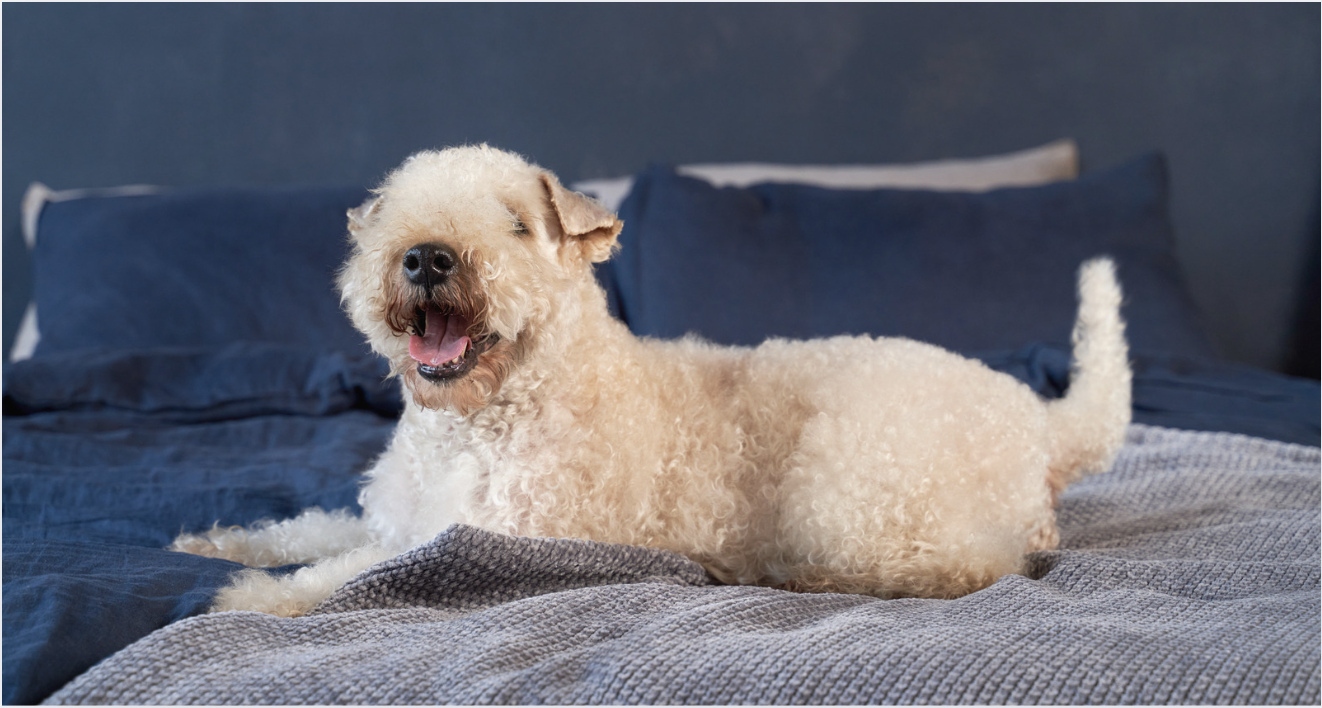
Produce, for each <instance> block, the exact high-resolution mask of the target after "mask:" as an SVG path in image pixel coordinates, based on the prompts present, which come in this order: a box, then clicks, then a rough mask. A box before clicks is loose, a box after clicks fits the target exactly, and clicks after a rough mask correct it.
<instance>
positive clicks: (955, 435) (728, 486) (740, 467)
mask: <svg viewBox="0 0 1322 708" xmlns="http://www.w3.org/2000/svg"><path fill="white" fill-rule="evenodd" d="M378 194H379V196H378V197H377V198H375V199H373V200H371V201H369V202H368V203H367V204H365V205H363V207H361V208H360V209H357V210H355V211H354V212H352V213H351V215H350V231H351V233H352V234H353V238H354V246H355V248H354V254H353V256H352V257H351V258H350V260H349V262H348V263H347V264H346V266H345V268H344V271H343V273H342V274H341V279H340V284H341V289H342V292H343V296H344V302H345V305H346V308H347V309H348V311H349V314H350V316H351V317H352V319H353V321H354V323H355V325H356V326H357V327H358V328H359V329H360V330H362V331H363V332H364V333H365V334H366V335H367V338H368V340H369V341H370V342H371V344H372V346H373V348H374V349H375V350H376V351H377V352H378V353H380V354H381V355H383V356H385V357H386V358H388V359H389V360H390V362H391V364H392V367H393V370H394V371H395V373H397V374H399V375H401V376H402V377H403V379H404V382H405V385H406V388H407V389H408V390H407V391H406V394H405V397H406V399H407V400H406V407H405V411H404V414H403V417H402V418H401V420H400V423H399V425H398V427H397V429H396V431H395V435H394V438H393V440H392V441H391V443H390V446H389V448H388V449H387V450H386V451H385V453H384V454H383V455H382V456H381V458H380V459H379V460H378V461H377V462H376V464H375V465H374V466H373V467H372V469H371V470H369V471H368V472H367V479H368V484H367V485H366V486H365V487H364V489H363V490H362V493H361V496H360V501H361V503H362V507H363V518H362V519H361V520H359V519H354V518H350V517H347V516H331V515H327V514H324V513H321V512H319V511H314V512H309V513H305V514H304V515H303V516H300V517H298V518H297V519H294V520H292V521H287V522H282V523H280V524H270V525H265V526H261V527H257V528H254V529H251V530H243V529H235V530H224V529H214V530H213V531H212V532H210V533H208V534H205V535H204V536H183V537H181V538H180V539H179V541H177V542H176V545H175V546H174V547H175V548H177V549H179V550H187V551H190V552H200V553H204V554H207V555H220V556H224V557H230V558H235V559H237V560H242V561H244V562H246V563H248V564H250V565H273V564H276V563H287V562H293V561H295V560H298V561H307V560H317V559H321V560H318V562H317V563H315V564H314V565H312V566H309V567H308V568H305V569H303V570H300V571H299V572H298V573H296V574H294V575H291V576H288V577H286V578H281V579H275V578H270V577H268V576H263V575H259V574H254V572H249V573H247V574H245V575H243V576H242V577H241V578H240V579H239V580H238V581H237V582H236V583H235V585H234V586H232V587H230V588H228V589H226V590H225V591H224V592H223V593H222V595H221V597H220V598H219V601H218V603H217V606H216V609H257V610H262V611H268V612H276V613H279V614H300V613H302V612H305V611H307V610H308V609H310V608H311V607H313V606H314V605H315V604H316V602H318V601H320V600H321V599H323V598H324V597H325V596H326V595H328V594H329V593H330V592H331V591H333V589H334V588H335V587H337V586H338V585H339V584H341V583H343V582H345V581H347V580H349V579H350V578H351V577H352V576H353V575H354V574H356V573H357V572H359V571H361V570H362V569H364V568H366V567H367V566H368V565H370V564H371V563H374V562H377V561H379V560H381V559H383V558H384V557H386V556H388V555H389V554H391V553H396V552H402V551H404V550H406V549H408V548H410V547H412V546H415V545H417V544H420V543H423V542H426V541H428V540H430V539H431V538H432V537H434V536H435V535H436V534H437V533H439V532H440V531H443V530H444V529H445V528H446V527H448V526H449V525H450V524H452V523H455V522H463V523H468V524H473V525H477V526H481V527H484V528H487V529H491V530H494V531H500V532H505V533H511V534H522V535H537V536H562V537H577V538H588V539H596V540H601V541H611V542H617V543H629V544H640V545H647V546H653V547H658V548H666V549H671V550H674V551H677V552H680V553H683V554H685V555H687V556H689V557H691V558H693V559H694V560H696V561H698V562H700V563H702V564H703V565H704V566H705V567H707V568H708V569H709V570H710V571H711V572H712V574H713V575H715V576H716V577H717V578H719V579H721V580H723V581H726V582H731V583H749V584H762V585H773V586H781V587H786V588H790V589H796V590H825V591H842V592H857V593H868V594H873V595H877V596H880V597H896V596H921V597H956V596H959V595H963V594H966V593H968V592H972V591H975V590H978V589H980V588H982V587H985V586H987V585H989V584H990V583H992V582H994V581H995V580H996V579H997V578H999V577H1001V576H1002V575H1005V574H1007V573H1014V572H1017V571H1018V570H1020V568H1021V566H1022V558H1023V555H1024V553H1025V552H1027V551H1032V550H1036V549H1042V548H1051V547H1054V546H1055V544H1056V538H1057V537H1056V528H1055V518H1054V512H1053V506H1054V503H1055V499H1056V497H1057V495H1058V494H1059V493H1060V492H1061V491H1062V490H1063V489H1064V487H1065V486H1066V485H1067V484H1068V483H1069V482H1070V481H1072V480H1074V479H1076V478H1078V477H1079V476H1080V475H1082V474H1084V473H1087V472H1094V471H1099V470H1102V469H1105V468H1106V467H1107V466H1108V465H1109V464H1110V461H1111V459H1112V458H1113V456H1114V455H1115V453H1116V451H1117V449H1118V448H1119V446H1120V443H1121V441H1122V439H1123V435H1124V429H1125V427H1126V425H1127V424H1128V422H1129V415H1130V409H1129V407H1130V372H1129V366H1128V362H1127V349H1126V344H1125V338H1124V324H1123V322H1122V321H1121V319H1120V315H1119V305H1120V289H1119V286H1118V285H1117V283H1116V279H1115V273H1114V266H1113V265H1112V264H1111V263H1110V261H1108V260H1105V259H1102V260H1097V261H1092V262H1089V263H1087V264H1085V265H1084V266H1083V268H1082V269H1081V271H1080V300H1081V304H1080V310H1079V320H1078V325H1077V327H1076V329H1075V358H1076V362H1075V370H1074V377H1073V383H1072V385H1071V388H1070V391H1069V393H1068V395H1067V396H1066V397H1065V398H1063V399H1061V400H1059V401H1054V402H1044V401H1042V400H1041V399H1039V398H1038V396H1037V395H1035V394H1034V393H1033V391H1032V390H1031V389H1029V388H1028V387H1027V386H1025V385H1023V384H1022V383H1020V382H1018V381H1016V380H1015V379H1013V378H1011V377H1009V376H1006V375H1004V374H1000V373H997V372H994V371H992V370H990V369H988V368H987V367H986V366H984V365H983V364H981V363H980V362H977V361H973V360H969V359H965V358H963V357H960V356H958V355H955V354H952V353H950V352H947V351H944V350H942V349H939V348H937V347H933V346H930V345H926V344H921V343H918V342H914V341H910V340H906V339H898V338H881V339H872V338H869V337H836V338H832V339H826V340H819V341H808V342H801V341H786V340H780V339H773V340H769V341H768V342H766V343H765V344H763V345H761V346H759V347H755V348H740V347H720V346H714V345H712V344H709V343H706V342H703V341H701V340H698V339H695V338H685V339H681V340H678V341H657V340H651V339H639V338H636V337H634V336H632V335H631V334H630V333H629V332H628V330H627V329H626V328H625V327H624V325H623V324H621V323H620V322H618V321H616V320H614V319H612V318H611V317H610V316H609V314H608V313H607V310H606V305H605V297H604V294H603V292H602V291H601V289H600V288H599V287H598V286H597V284H596V282H595V280H594V279H593V277H592V272H591V264H592V263H593V262H595V261H600V260H604V259H605V258H607V257H609V254H610V252H611V251H612V249H613V248H614V247H615V237H616V235H617V234H618V232H619V228H620V223H619V222H618V221H617V220H616V219H615V217H614V215H611V214H608V213H606V212H605V211H604V209H602V208H601V207H600V206H599V205H596V204H595V203H593V202H591V201H590V200H588V199H587V198H586V197H583V196H581V195H576V194H573V193H570V192H568V191H567V190H565V189H564V188H563V187H561V186H560V184H559V182H558V181H556V180H555V178H554V176H552V175H550V173H548V172H546V171H545V170H542V169H541V168H539V167H537V166H535V165H531V164H528V163H526V162H524V161H523V160H522V159H520V158H519V157H517V156H515V155H511V154H509V153H505V152H502V151H499V150H495V149H493V148H490V147H487V146H485V145H483V146H477V147H463V148H453V149H449V150H445V151H441V152H424V153H420V154H418V155H416V156H414V157H413V158H410V159H409V160H408V161H406V162H405V163H404V164H403V165H402V166H401V167H400V168H399V169H398V170H396V171H395V172H394V173H392V174H391V175H390V176H389V177H388V178H387V179H386V181H385V183H384V184H383V185H382V187H381V188H380V189H379V190H378ZM419 243H442V244H445V245H446V246H447V247H449V248H452V249H453V250H454V252H456V253H458V254H461V257H460V266H459V272H458V273H457V274H456V275H455V276H454V278H453V279H452V280H453V282H449V283H448V284H447V287H449V288H450V289H449V290H446V291H445V292H444V293H433V292H431V291H430V290H428V291H427V292H425V293H423V292H421V291H420V290H419V289H418V288H417V287H413V286H410V285H409V284H408V282H406V281H405V280H404V278H403V276H402V275H401V265H400V263H401V258H402V256H403V254H404V253H405V251H407V250H408V249H410V248H412V247H413V246H415V245H417V244H419ZM420 303H421V304H420ZM429 303H430V304H429ZM435 303H441V305H437V304H435ZM438 306H444V307H446V308H452V309H455V310H456V311H462V312H464V313H465V314H466V315H468V316H469V317H470V319H471V321H472V324H471V325H470V329H469V335H470V336H471V337H472V339H473V341H474V342H477V341H483V342H496V344H495V345H494V346H490V349H489V350H483V351H482V352H481V353H477V354H475V355H474V356H476V357H477V358H476V361H477V364H476V366H475V367H474V368H473V370H472V372H471V373H469V374H468V375H466V376H462V377H459V378H456V379H451V380H447V381H440V382H435V381H433V380H429V379H428V378H427V377H425V376H423V375H421V374H419V373H418V362H416V361H415V360H414V359H413V358H411V357H410V353H409V346H410V344H409V343H410V333H409V331H407V330H405V329H403V328H404V327H405V326H406V325H405V324H402V323H404V322H406V321H407V320H408V317H409V316H410V313H414V312H415V310H416V308H418V307H438ZM713 306H719V305H717V304H713ZM484 338H485V339H484ZM484 346H489V345H485V344H484ZM475 351H477V350H475ZM328 525H329V526H330V527H336V528H338V529H339V531H329V530H328ZM227 549H230V550H227ZM255 573H260V571H257V572H255Z"/></svg>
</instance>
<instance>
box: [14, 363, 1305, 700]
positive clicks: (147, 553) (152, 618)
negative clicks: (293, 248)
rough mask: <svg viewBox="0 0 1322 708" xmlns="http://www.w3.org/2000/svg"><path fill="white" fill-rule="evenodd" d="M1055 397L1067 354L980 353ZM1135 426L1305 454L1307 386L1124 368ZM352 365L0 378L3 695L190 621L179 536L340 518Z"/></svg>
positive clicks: (358, 393) (362, 435)
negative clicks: (0, 381)
mask: <svg viewBox="0 0 1322 708" xmlns="http://www.w3.org/2000/svg"><path fill="white" fill-rule="evenodd" d="M984 360H985V361H987V362H988V363H989V364H990V365H991V366H993V368H996V369H999V370H1002V371H1006V372H1008V373H1011V374H1013V375H1015V376H1017V377H1019V378H1020V379H1022V380H1024V381H1026V382H1028V383H1029V385H1031V386H1032V387H1033V388H1034V389H1035V390H1037V391H1038V392H1039V393H1042V394H1043V395H1046V396H1048V397H1054V396H1057V395H1059V394H1060V392H1061V391H1063V390H1064V389H1065V386H1066V383H1067V381H1068V355H1067V353H1066V351H1065V350H1063V349H1060V348H1058V347H1051V346H1044V345H1034V346H1030V347H1026V348H1023V349H1020V350H1018V351H1013V352H1002V353H997V354H994V355H987V356H985V357H984ZM1135 368H1136V377H1135V419H1136V421H1138V422H1149V423H1153V424H1157V425H1163V426H1169V427H1189V428H1192V429H1199V430H1227V431H1231V432H1243V433H1248V434H1252V435H1259V436H1262V437H1267V438H1274V439H1278V440H1284V441H1290V442H1301V443H1305V444H1309V445H1317V444H1318V437H1319V432H1318V431H1319V423H1318V408H1319V389H1318V385H1317V383H1316V382H1311V381H1302V380H1298V379H1291V378H1287V377H1283V376H1279V375H1275V374H1270V373H1267V372H1260V371H1256V370H1252V369H1246V368H1243V367H1233V366H1230V365H1225V364H1217V363H1209V362H1206V361H1203V360H1198V359H1194V358H1182V357H1163V358H1152V357H1137V359H1136V366H1135ZM384 375H385V366H384V364H383V363H382V362H381V361H380V360H378V359H376V358H373V357H370V356H357V355H354V354H350V353H345V352H336V351H329V352H327V351H318V350H311V349H307V348H300V347H292V346H279V345H251V344H249V345H233V346H230V347H227V348H224V349H219V350H209V349H186V348H179V349H142V350H123V351H117V352H110V353H95V352H68V353H62V354H60V353H51V354H47V355H43V356H40V357H38V358H36V359H33V360H29V361H26V362H19V363H17V364H10V365H7V366H6V367H5V377H4V412H5V416H4V425H3V432H4V493H3V504H4V508H3V511H4V583H5V584H4V596H3V598H4V599H3V611H4V623H3V633H4V649H5V651H4V666H3V678H4V701H5V702H6V703H32V702H38V701H41V700H42V699H44V698H45V697H47V696H48V695H50V694H51V693H52V692H53V691H55V690H57V689H59V688H60V687H61V686H62V685H64V684H65V683H66V682H68V681H70V680H72V679H73V678H74V677H76V676H78V675H79V674H81V673H82V672H84V671H86V670H87V669H89V668H90V667H91V666H92V665H93V664H95V663H97V662H98V661H100V660H101V659H104V658H105V657H107V656H109V655H110V654H112V653H113V652H115V651H117V650H119V649H121V648H123V647H125V646H127V645H128V644H130V643H131V642H133V641H135V640H137V639H139V638H141V637H143V636H145V635H146V634H148V633H149V632H150V631H152V630H154V629H157V628H160V627H164V626H166V625H168V624H170V623H172V622H175V621H177V620H179V619H181V618H184V617H188V616H191V615H195V614H197V613H199V612H202V611H203V610H204V609H205V607H206V605H207V603H208V602H209V599H210V597H211V596H212V595H213V594H214V592H215V590H216V589H217V588H218V587H220V586H221V585H223V583H224V582H225V579H226V577H228V575H229V573H231V572H232V571H233V570H235V569H236V568H237V566H236V565H234V564H232V563H229V562H227V561H221V560H215V559H206V558H197V557H193V556H188V555H185V554H179V553H170V552H167V551H164V550H162V549H163V548H164V547H165V546H166V545H167V544H168V543H169V542H170V541H171V539H172V538H173V537H174V536H175V535H176V534H178V533H179V532H180V531H182V530H190V531H195V530H200V529H204V528H207V527H209V526H210V525H211V524H213V523H217V522H218V523H221V524H248V523H252V522H253V521H256V520H258V519H262V518H285V517H289V516H292V515H294V514H296V513H298V512H299V511H300V510H302V509H304V508H306V507H309V506H320V507H322V508H325V509H335V508H344V507H348V508H356V504H355V496H356V493H357V489H358V475H359V474H360V473H361V472H362V471H363V470H364V469H365V468H367V466H368V465H369V464H370V463H371V461H372V459H373V458H374V457H375V456H376V455H377V454H379V453H380V452H381V451H382V450H383V449H384V447H385V444H386V442H387V440H388V438H389V435H390V432H391V430H392V428H393V426H394V424H395V416H396V415H397V414H398V411H399V407H400V406H399V392H398V388H397V384H396V383H395V382H394V381H386V380H385V379H384Z"/></svg>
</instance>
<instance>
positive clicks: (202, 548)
mask: <svg viewBox="0 0 1322 708" xmlns="http://www.w3.org/2000/svg"><path fill="white" fill-rule="evenodd" d="M371 541H372V539H371V536H370V534H369V533H368V530H367V525H366V524H364V523H363V520H362V519H360V518H359V517H357V516H355V515H354V514H352V513H350V512H349V510H347V509H339V510H337V511H332V512H325V511H322V510H321V509H318V508H315V507H313V508H311V509H308V510H307V511H304V512H303V513H302V514H299V515H298V516H296V517H294V518H292V519H286V520H284V521H280V522H274V521H259V522H257V523H255V524H253V525H252V526H249V527H246V528H245V527H242V526H230V527H221V526H218V525H217V526H213V527H212V528H211V530H209V531H206V532H205V533H200V534H181V535H180V536H179V537H178V538H176V539H175V540H174V543H171V544H170V546H169V548H168V550H171V551H181V552H183V553H192V554H193V555H198V556H207V557H209V558H224V559H225V560H231V561H234V562H236V563H242V564H244V565H247V566H253V567H257V568H272V567H275V566H280V565H289V564H292V563H312V562H315V561H318V560H321V559H323V558H331V557H334V556H338V555H340V554H341V553H344V552H345V551H347V550H350V549H353V548H359V547H362V546H366V545H368V544H369V543H370V542H371Z"/></svg>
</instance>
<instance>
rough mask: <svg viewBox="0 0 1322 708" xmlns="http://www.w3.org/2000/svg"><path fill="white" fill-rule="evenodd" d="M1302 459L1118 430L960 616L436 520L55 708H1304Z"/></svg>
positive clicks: (147, 653) (1310, 664)
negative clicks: (1097, 465)
mask: <svg viewBox="0 0 1322 708" xmlns="http://www.w3.org/2000/svg"><path fill="white" fill-rule="evenodd" d="M1320 471H1322V467H1320V463H1319V451H1318V449H1317V448H1313V447H1304V446H1299V445H1288V444H1284V443H1276V442H1271V441H1266V440H1261V439H1257V438H1249V437H1244V436H1238V435H1230V434H1223V433H1191V432H1183V431H1174V430H1168V429H1163V428H1153V427H1146V426H1140V425H1135V426H1133V427H1132V428H1131V430H1130V432H1129V439H1128V443H1127V445H1126V446H1125V448H1124V450H1123V452H1122V453H1121V455H1120V457H1119V459H1118V461H1117V462H1116V464H1115V466H1114V468H1113V469H1112V470H1111V471H1109V472H1107V473H1105V474H1100V475H1097V476H1094V477H1091V478H1089V479H1086V480H1084V481H1082V482H1080V483H1078V484H1077V485H1075V486H1074V487H1071V488H1070V490H1069V491H1068V493H1067V494H1066V495H1065V497H1064V499H1063V500H1062V506H1061V510H1060V525H1061V532H1062V543H1061V548H1060V550H1058V551H1052V552H1046V553H1038V554H1034V555H1033V556H1032V557H1031V558H1030V563H1029V570H1028V572H1027V573H1026V575H1011V576H1007V577H1005V578H1003V579H1001V580H1000V581H999V582H997V583H995V584H994V585H992V586H991V587H989V588H987V589H985V590H982V591H980V592H976V593H974V594H972V595H969V596H967V597H963V598H960V599H958V600H877V599H874V598H868V597H860V596H856V595H832V594H816V595H811V594H795V593H790V592H784V591H780V590H773V589H769V588H757V587H729V586H722V585H717V584H714V583H713V582H712V581H711V580H710V579H709V578H708V576H707V575H706V573H705V572H704V571H703V570H702V569H701V568H700V567H699V566H697V565H695V564H694V563H692V562H690V561H688V560H686V559H684V558H682V557H680V556H677V555H674V554H670V553H666V552H662V551H655V550H650V549H644V548H634V547H626V546H616V545H610V544H602V543H593V542H586V541H574V540H563V539H535V538H513V537H509V536H502V535H498V534H492V533H488V532H485V531H481V530H479V529H476V528H472V527H465V526H455V527H453V528H451V529H449V530H448V531H446V532H445V533H443V534H441V535H440V536H438V537H437V538H436V539H435V540H434V541H432V542H431V543H429V544H427V545H424V546H421V547H419V548H416V549H414V550H412V551H410V552H409V553H406V554H404V555H402V556H399V557H397V558H395V559H392V560H390V561H388V562H386V563H383V564H381V565H378V566H376V567H374V568H372V569H369V570H368V571H366V572H365V573H364V574H363V575H361V576H359V577H358V578H357V579H355V580H354V581H353V582H351V583H350V584H348V585H346V586H345V587H344V588H342V589H341V590H339V591H338V592H337V593H336V594H335V595H334V596H333V597H331V598H329V599H328V600H327V601H326V602H325V603H323V604H322V605H321V606H319V607H318V608H317V610H316V611H315V612H314V613H313V614H311V615H309V616H307V617H302V618H298V619H281V618H275V617H270V616H266V615H261V614H257V613H249V612H227V613H218V614H210V615H204V616H199V617H192V618H189V619H186V620H183V621H180V622H177V623H175V624H172V625H170V626H168V627H165V628H164V629H161V630H159V631H157V632H155V633H154V634H151V635H149V636H147V637H145V638H143V639H142V640H140V641H138V642H137V643H135V644H133V645H131V646H129V647H127V648H125V649H124V650H122V651H120V652H119V653H117V654H115V655H113V656H111V657H109V658H108V659H106V660H105V661H103V662H102V663H100V664H98V665H97V666H95V667H93V668H92V669H91V670H89V671H88V672H87V673H86V674H84V675H82V676H81V677H79V678H78V679H76V680H74V681H73V682H71V683H70V684H68V685H67V686H65V687H64V688H63V689H62V690H60V691H59V692H58V693H56V694H55V695H53V696H52V697H51V698H50V700H49V701H48V702H50V703H140V704H141V703H149V704H164V703H170V704H175V703H209V704H224V703H313V704H333V703H357V704H380V703H391V704H401V703H498V704H499V703H521V704H532V703H559V704H570V703H831V704H842V703H1050V704H1066V703H1070V704H1073V703H1108V704H1118V703H1126V704H1129V703H1197V704H1213V703H1239V704H1244V703H1249V704H1265V703H1286V704H1292V703H1305V704H1317V703H1318V702H1319V663H1320V662H1322V656H1320V655H1319V641H1320V640H1322V629H1320V626H1319V606H1320V603H1322V595H1320V594H1319V535H1320V534H1322V530H1320V529H1319V506H1320V504H1322V501H1320V500H1319V473H1320Z"/></svg>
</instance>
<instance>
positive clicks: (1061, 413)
mask: <svg viewBox="0 0 1322 708" xmlns="http://www.w3.org/2000/svg"><path fill="white" fill-rule="evenodd" d="M1120 300H1121V294H1120V284H1119V283H1118V282H1117V281H1116V276H1115V263H1113V262H1112V261H1111V259H1109V258H1096V259H1093V260H1090V261H1088V262H1086V263H1084V264H1083V266H1081V267H1080V268H1079V314H1078V319H1077V320H1076V321H1075V323H1074V336H1073V341H1074V364H1073V366H1072V367H1071V370H1070V386H1069V390H1068V391H1067V392H1066V394H1065V397H1064V398H1061V399H1059V400H1056V401H1052V402H1051V404H1050V405H1049V406H1048V409H1047V410H1048V413H1047V415H1048V416H1049V417H1050V420H1051V428H1052V432H1053V434H1054V437H1055V441H1054V445H1053V447H1052V454H1051V463H1050V468H1051V472H1050V478H1049V480H1048V481H1049V483H1050V484H1051V488H1052V489H1053V490H1054V491H1055V492H1056V493H1057V494H1059V493H1060V492H1061V491H1062V490H1064V488H1065V487H1066V486H1067V485H1069V484H1070V483H1071V482H1073V481H1075V480H1076V479H1078V478H1080V477H1082V476H1083V475H1085V474H1091V473H1093V472H1101V471H1103V470H1105V469H1107V468H1108V467H1110V466H1111V462H1112V461H1113V460H1114V459H1115V455H1116V453H1117V452H1118V451H1119V450H1120V446H1121V444H1123V443H1124V439H1125V428H1126V427H1127V426H1128V425H1129V419H1130V399H1131V391H1130V387H1131V380H1132V378H1133V375H1132V373H1131V372H1130V369H1129V346H1128V344H1127V343H1126V342H1125V323H1124V320H1122V319H1121V318H1120Z"/></svg>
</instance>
